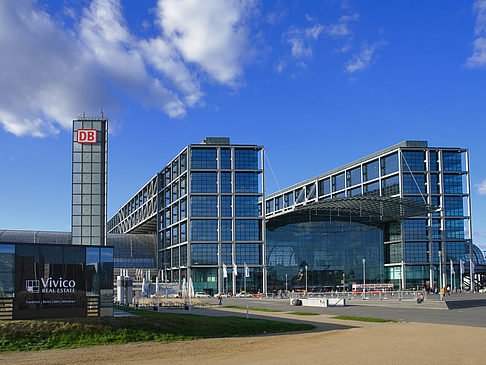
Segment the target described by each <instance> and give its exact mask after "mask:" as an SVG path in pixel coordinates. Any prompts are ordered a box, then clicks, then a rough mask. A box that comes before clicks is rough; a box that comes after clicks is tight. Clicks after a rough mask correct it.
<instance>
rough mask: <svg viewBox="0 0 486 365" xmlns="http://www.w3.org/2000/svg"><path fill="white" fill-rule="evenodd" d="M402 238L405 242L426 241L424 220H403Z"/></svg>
mask: <svg viewBox="0 0 486 365" xmlns="http://www.w3.org/2000/svg"><path fill="white" fill-rule="evenodd" d="M403 229H404V236H405V237H404V238H405V239H406V240H416V239H419V240H423V239H427V238H428V237H427V220H426V219H405V220H404V221H403Z"/></svg>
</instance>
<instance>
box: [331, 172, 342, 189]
mask: <svg viewBox="0 0 486 365" xmlns="http://www.w3.org/2000/svg"><path fill="white" fill-rule="evenodd" d="M342 189H344V172H343V173H342V174H339V175H336V176H333V177H332V191H333V192H335V191H338V190H342Z"/></svg>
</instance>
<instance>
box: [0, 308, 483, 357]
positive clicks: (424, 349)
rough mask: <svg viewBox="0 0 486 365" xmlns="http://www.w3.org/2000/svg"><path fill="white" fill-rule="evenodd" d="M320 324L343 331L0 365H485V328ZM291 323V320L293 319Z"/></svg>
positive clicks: (68, 353) (79, 352) (107, 350)
mask: <svg viewBox="0 0 486 365" xmlns="http://www.w3.org/2000/svg"><path fill="white" fill-rule="evenodd" d="M316 317H318V318H312V320H317V321H320V322H322V323H323V326H324V327H323V328H325V323H329V322H332V323H340V324H344V325H352V326H356V327H354V328H351V329H346V330H333V331H319V330H317V331H312V332H307V333H298V334H287V335H269V336H258V337H244V338H226V339H204V340H197V341H187V342H173V343H169V344H161V343H153V342H149V343H131V344H127V345H113V346H97V347H91V348H82V349H72V350H48V351H39V352H28V353H10V354H5V355H1V356H0V363H2V364H29V365H32V364H36V365H37V364H51V365H52V364H82V363H90V364H171V365H175V364H196V365H204V364H211V365H217V364H229V363H231V364H279V365H282V364H309V363H314V364H350V363H357V364H390V363H391V364H393V365H397V364H407V365H408V364H478V365H479V364H485V363H486V349H485V347H484V341H485V339H486V329H485V328H477V327H465V326H464V327H463V326H446V325H435V324H422V323H370V324H368V323H361V322H350V321H337V320H333V319H329V318H327V317H326V316H316ZM294 318H295V317H294Z"/></svg>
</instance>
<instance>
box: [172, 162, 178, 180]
mask: <svg viewBox="0 0 486 365" xmlns="http://www.w3.org/2000/svg"><path fill="white" fill-rule="evenodd" d="M177 176H179V165H178V163H177V159H176V160H175V161H174V162H172V180H174V179H177Z"/></svg>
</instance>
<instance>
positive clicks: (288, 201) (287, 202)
mask: <svg viewBox="0 0 486 365" xmlns="http://www.w3.org/2000/svg"><path fill="white" fill-rule="evenodd" d="M292 205H294V194H293V193H287V194H285V195H284V207H285V208H288V207H291V206H292Z"/></svg>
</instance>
